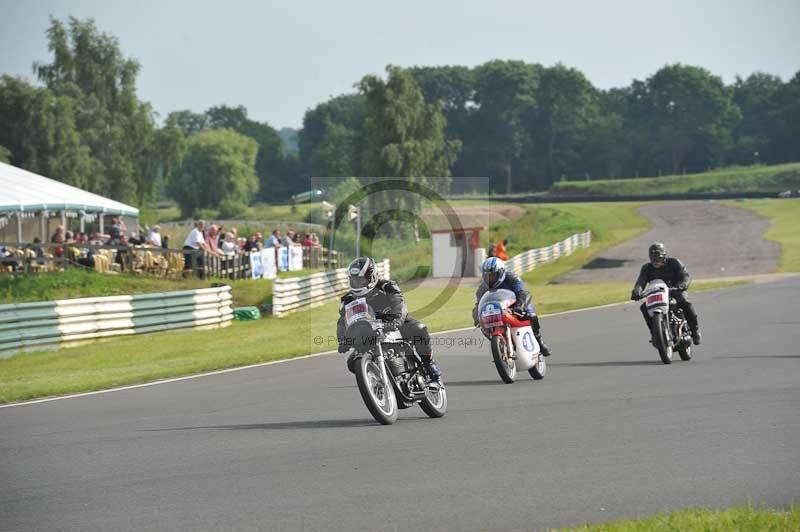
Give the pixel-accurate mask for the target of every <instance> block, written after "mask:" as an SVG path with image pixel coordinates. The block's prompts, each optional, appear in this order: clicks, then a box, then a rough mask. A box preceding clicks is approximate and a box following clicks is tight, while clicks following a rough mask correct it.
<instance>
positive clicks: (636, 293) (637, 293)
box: [631, 286, 642, 301]
mask: <svg viewBox="0 0 800 532" xmlns="http://www.w3.org/2000/svg"><path fill="white" fill-rule="evenodd" d="M631 299H632V300H634V301H639V300H640V299H642V289H641V288H639V287H638V286H637V287H636V288H634V289H633V292H631Z"/></svg>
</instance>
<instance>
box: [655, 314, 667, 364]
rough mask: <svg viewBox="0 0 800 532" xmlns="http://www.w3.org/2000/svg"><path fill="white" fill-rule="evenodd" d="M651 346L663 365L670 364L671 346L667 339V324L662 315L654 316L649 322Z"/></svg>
mask: <svg viewBox="0 0 800 532" xmlns="http://www.w3.org/2000/svg"><path fill="white" fill-rule="evenodd" d="M651 327H652V328H651V330H650V332H651V333H652V335H653V345H655V347H656V349H658V356H659V357H661V362H663V363H664V364H672V345H671V344H670V342H669V339H668V338H667V323H666V319H665V317H664V315H663V314H656V315H654V316H653V318H652V320H651Z"/></svg>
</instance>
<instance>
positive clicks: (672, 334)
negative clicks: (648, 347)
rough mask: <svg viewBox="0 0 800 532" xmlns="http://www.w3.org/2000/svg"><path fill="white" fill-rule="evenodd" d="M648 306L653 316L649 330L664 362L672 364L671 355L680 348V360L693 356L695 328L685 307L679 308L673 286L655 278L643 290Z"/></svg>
mask: <svg viewBox="0 0 800 532" xmlns="http://www.w3.org/2000/svg"><path fill="white" fill-rule="evenodd" d="M643 297H644V300H645V308H646V309H647V313H648V314H649V315H650V332H651V335H652V342H653V347H655V348H656V349H657V350H658V356H659V357H661V362H663V363H664V364H672V354H673V352H674V351H677V352H678V354H679V355H680V357H681V360H691V358H692V331H691V330H690V329H689V324H688V323H687V321H686V317H685V316H684V315H683V309H681V308H679V307H678V303H677V301H675V298H673V297H671V295H670V289H669V287H668V286H667V284H666V283H665V282H664V281H662V280H661V279H653V280H652V281H650V282H649V283H648V284H647V286H646V287H645V289H644V293H643Z"/></svg>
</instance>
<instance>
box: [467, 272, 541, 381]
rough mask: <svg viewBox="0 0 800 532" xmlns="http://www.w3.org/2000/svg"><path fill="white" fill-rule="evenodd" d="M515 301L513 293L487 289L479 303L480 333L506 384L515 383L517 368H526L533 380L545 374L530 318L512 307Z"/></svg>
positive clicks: (500, 289)
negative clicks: (487, 340)
mask: <svg viewBox="0 0 800 532" xmlns="http://www.w3.org/2000/svg"><path fill="white" fill-rule="evenodd" d="M516 300H517V296H516V295H515V294H514V292H512V291H511V290H506V289H504V288H499V289H492V290H489V291H487V292H486V293H485V294H483V296H482V297H481V300H480V301H479V302H478V319H479V326H480V329H481V332H482V333H483V335H484V336H486V337H487V338H489V339H490V341H491V344H492V359H493V360H494V365H495V368H497V373H498V374H499V375H500V378H501V379H502V380H503V382H505V383H506V384H511V383H512V382H514V377H515V376H516V375H517V370H520V371H527V372H528V373H529V374H530V376H531V377H533V378H534V379H535V380H540V379H544V376H545V374H546V373H547V362H546V361H545V357H544V355H542V353H541V348H540V346H539V342H537V341H536V336H535V335H534V334H533V329H532V328H531V322H530V320H528V319H525V317H523V316H520V315H518V314H515V312H514V310H513V306H514V303H515V302H516Z"/></svg>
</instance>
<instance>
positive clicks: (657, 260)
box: [647, 242, 667, 268]
mask: <svg viewBox="0 0 800 532" xmlns="http://www.w3.org/2000/svg"><path fill="white" fill-rule="evenodd" d="M647 254H648V255H650V264H652V265H653V266H654V267H656V268H660V267H661V266H663V265H664V263H665V262H666V260H667V248H665V247H664V244H662V243H661V242H653V243H652V244H650V248H649V249H648V250H647Z"/></svg>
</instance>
